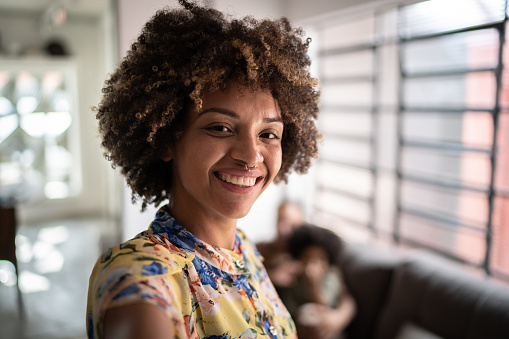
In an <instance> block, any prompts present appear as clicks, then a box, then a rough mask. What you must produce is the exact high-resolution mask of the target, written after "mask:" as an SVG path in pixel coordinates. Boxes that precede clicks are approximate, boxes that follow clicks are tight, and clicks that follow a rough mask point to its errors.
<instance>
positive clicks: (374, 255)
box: [341, 243, 399, 339]
mask: <svg viewBox="0 0 509 339" xmlns="http://www.w3.org/2000/svg"><path fill="white" fill-rule="evenodd" d="M398 263H399V257H398V256H397V255H396V254H394V253H392V252H388V251H385V250H381V249H377V248H376V247H371V246H369V247H368V246H365V245H357V244H351V243H345V244H344V248H343V256H342V263H341V267H342V271H343V276H344V280H345V284H346V286H347V288H348V290H349V292H350V293H351V294H352V296H353V297H354V299H355V301H356V304H357V314H356V316H355V318H354V320H353V321H352V323H351V324H350V325H349V326H348V328H347V329H346V334H347V337H348V338H349V339H367V338H371V337H372V333H373V332H374V329H375V325H376V323H377V317H378V315H379V313H380V311H381V310H382V307H383V304H384V302H385V299H386V296H387V294H388V292H389V286H390V284H391V279H392V274H393V271H394V268H395V267H396V266H397V265H398Z"/></svg>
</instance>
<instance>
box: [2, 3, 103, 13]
mask: <svg viewBox="0 0 509 339" xmlns="http://www.w3.org/2000/svg"><path fill="white" fill-rule="evenodd" d="M109 3H110V1H108V0H0V13H1V12H9V13H13V12H16V13H41V14H42V13H43V12H44V11H46V10H47V9H49V8H50V7H51V6H59V5H63V6H65V9H66V10H67V12H68V13H69V14H70V15H75V16H97V15H99V14H101V13H104V12H105V11H107V10H108V8H109Z"/></svg>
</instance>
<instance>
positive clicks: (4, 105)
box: [0, 97, 14, 116]
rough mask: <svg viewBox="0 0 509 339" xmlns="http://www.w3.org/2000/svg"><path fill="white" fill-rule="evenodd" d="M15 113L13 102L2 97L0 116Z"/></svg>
mask: <svg viewBox="0 0 509 339" xmlns="http://www.w3.org/2000/svg"><path fill="white" fill-rule="evenodd" d="M13 111H14V106H13V105H12V103H11V101H10V100H9V99H7V98H6V97H0V116H1V115H7V114H11V113H13Z"/></svg>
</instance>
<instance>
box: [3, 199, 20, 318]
mask: <svg viewBox="0 0 509 339" xmlns="http://www.w3.org/2000/svg"><path fill="white" fill-rule="evenodd" d="M16 228H17V226H16V209H15V207H14V206H8V205H7V206H5V205H4V206H2V204H0V260H8V261H10V262H11V263H13V264H14V268H15V271H16V288H17V290H18V311H19V315H20V318H22V319H23V318H24V315H25V312H24V306H23V298H22V293H21V290H20V287H19V267H18V260H17V258H16V233H17V232H16Z"/></svg>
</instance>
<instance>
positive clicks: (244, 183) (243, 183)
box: [221, 174, 256, 187]
mask: <svg viewBox="0 0 509 339" xmlns="http://www.w3.org/2000/svg"><path fill="white" fill-rule="evenodd" d="M221 180H223V181H225V182H229V183H230V184H234V185H237V186H240V187H250V186H253V185H254V184H255V183H256V179H255V178H245V177H235V176H232V175H229V174H221Z"/></svg>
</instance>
